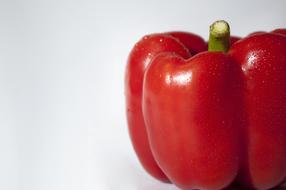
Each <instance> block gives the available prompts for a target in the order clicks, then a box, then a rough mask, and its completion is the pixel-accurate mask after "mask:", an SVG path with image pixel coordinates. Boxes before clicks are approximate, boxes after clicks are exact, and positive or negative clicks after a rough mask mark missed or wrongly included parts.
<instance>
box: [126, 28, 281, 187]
mask: <svg viewBox="0 0 286 190" xmlns="http://www.w3.org/2000/svg"><path fill="white" fill-rule="evenodd" d="M285 31H286V29H277V30H274V31H272V32H271V33H266V32H257V33H253V34H251V35H249V36H248V37H246V38H243V39H240V40H235V42H233V41H232V43H231V44H232V46H231V48H230V50H229V52H228V53H219V52H215V53H214V52H202V53H199V52H196V51H194V49H196V48H198V49H199V46H197V47H196V48H190V47H188V46H189V45H191V44H192V43H189V42H190V41H191V39H192V38H191V37H192V36H190V38H189V39H185V38H184V37H182V36H184V34H183V35H182V34H181V33H179V34H176V32H175V35H177V36H175V35H173V34H172V32H171V33H166V34H155V35H150V36H146V37H145V38H143V39H142V40H140V41H139V42H138V43H137V44H136V45H135V47H134V48H133V50H132V52H131V54H130V56H129V59H128V64H127V68H126V75H125V95H126V104H127V121H128V128H129V133H130V137H131V140H132V144H133V147H134V149H135V151H136V153H137V156H138V158H139V160H140V162H141V164H142V165H143V167H144V168H145V169H146V170H147V171H148V173H150V174H151V175H152V176H153V177H155V178H157V179H159V180H161V181H165V182H172V183H174V184H176V185H177V186H178V187H180V188H182V189H186V190H189V189H206V190H218V189H223V188H227V187H228V186H229V185H230V184H232V183H236V184H238V185H241V186H243V188H244V189H245V188H246V189H259V190H266V189H270V188H273V187H276V186H278V185H279V184H281V183H283V181H286V53H285V52H286V35H284V34H285V33H284V32H285ZM194 41H195V40H194ZM194 45H196V44H194ZM205 48H206V46H205ZM202 49H203V48H202ZM199 51H200V50H199ZM190 52H192V53H193V54H195V56H193V57H191V53H190ZM190 57H191V58H190Z"/></svg>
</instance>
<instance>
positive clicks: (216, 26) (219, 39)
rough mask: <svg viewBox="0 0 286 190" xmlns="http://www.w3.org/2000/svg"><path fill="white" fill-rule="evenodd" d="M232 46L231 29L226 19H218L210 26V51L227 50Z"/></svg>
mask: <svg viewBox="0 0 286 190" xmlns="http://www.w3.org/2000/svg"><path fill="white" fill-rule="evenodd" d="M229 47H230V29H229V25H228V23H227V22H226V21H224V20H218V21H216V22H214V23H213V24H212V25H211V26H210V36H209V43H208V50H209V51H222V52H227V51H228V49H229Z"/></svg>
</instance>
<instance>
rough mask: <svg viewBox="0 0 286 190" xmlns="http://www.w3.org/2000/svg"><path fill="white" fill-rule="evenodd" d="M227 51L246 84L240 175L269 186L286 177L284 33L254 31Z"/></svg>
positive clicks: (258, 186) (259, 185)
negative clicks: (241, 72) (243, 140)
mask: <svg viewBox="0 0 286 190" xmlns="http://www.w3.org/2000/svg"><path fill="white" fill-rule="evenodd" d="M229 54H230V55H231V56H232V57H233V58H234V59H235V60H236V62H237V63H239V64H241V68H242V70H243V73H244V80H245V86H246V88H245V102H246V103H245V109H244V112H245V113H246V114H247V127H246V128H245V133H246V134H247V136H246V137H247V139H246V144H247V147H246V149H245V151H246V152H245V157H244V158H243V159H244V161H243V162H242V166H241V169H242V173H241V175H240V176H241V178H243V180H242V181H243V183H244V184H247V185H248V186H253V187H254V188H256V189H269V188H272V187H274V186H277V185H278V184H279V183H281V182H282V181H283V179H285V178H286V37H285V36H282V35H276V34H270V33H264V34H263V33H262V34H258V35H254V36H251V37H248V38H245V39H244V40H241V41H240V42H238V43H236V44H234V45H233V46H232V47H231V49H230V51H229ZM242 176H243V177H242ZM249 183H250V184H249Z"/></svg>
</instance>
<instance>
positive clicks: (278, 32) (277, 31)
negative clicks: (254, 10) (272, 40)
mask: <svg viewBox="0 0 286 190" xmlns="http://www.w3.org/2000/svg"><path fill="white" fill-rule="evenodd" d="M272 33H276V34H282V35H285V36H286V29H285V28H278V29H275V30H273V31H272Z"/></svg>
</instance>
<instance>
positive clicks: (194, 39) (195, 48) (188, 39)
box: [167, 31, 208, 55]
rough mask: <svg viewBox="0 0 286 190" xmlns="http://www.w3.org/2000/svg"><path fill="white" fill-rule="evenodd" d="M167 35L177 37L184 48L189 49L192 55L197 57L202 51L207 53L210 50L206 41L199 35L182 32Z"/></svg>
mask: <svg viewBox="0 0 286 190" xmlns="http://www.w3.org/2000/svg"><path fill="white" fill-rule="evenodd" d="M167 34H169V35H171V36H173V37H175V38H176V39H178V40H179V41H180V42H182V43H183V44H184V46H185V47H186V48H188V50H189V51H190V53H191V54H192V55H195V54H197V53H199V52H202V51H206V50H207V49H208V46H207V44H206V43H205V41H204V40H203V39H202V38H201V37H200V36H198V35H195V34H190V33H188V32H180V31H177V32H168V33H167Z"/></svg>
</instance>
